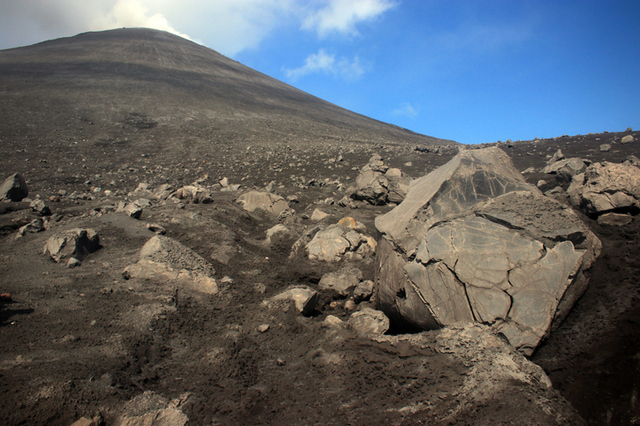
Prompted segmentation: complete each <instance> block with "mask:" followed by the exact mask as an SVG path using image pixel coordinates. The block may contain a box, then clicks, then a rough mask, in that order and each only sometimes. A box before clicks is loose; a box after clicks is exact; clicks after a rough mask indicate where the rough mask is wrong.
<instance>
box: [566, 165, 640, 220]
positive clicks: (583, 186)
mask: <svg viewBox="0 0 640 426" xmlns="http://www.w3.org/2000/svg"><path fill="white" fill-rule="evenodd" d="M567 192H568V193H569V197H570V200H571V204H573V205H574V206H576V207H581V208H584V209H585V211H586V212H587V214H589V215H592V216H599V215H601V214H603V213H608V212H617V213H620V212H630V213H632V214H637V213H638V212H640V169H639V168H638V167H635V166H633V165H630V164H626V163H624V164H618V163H609V162H604V163H594V164H591V165H590V166H589V167H588V168H587V170H586V171H585V173H584V174H580V175H577V176H575V177H574V179H573V181H572V182H571V185H570V186H569V189H568V190H567Z"/></svg>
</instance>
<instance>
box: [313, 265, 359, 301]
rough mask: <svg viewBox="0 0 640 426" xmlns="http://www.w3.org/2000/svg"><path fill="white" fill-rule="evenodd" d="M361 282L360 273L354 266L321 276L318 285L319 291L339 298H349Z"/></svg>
mask: <svg viewBox="0 0 640 426" xmlns="http://www.w3.org/2000/svg"><path fill="white" fill-rule="evenodd" d="M360 281H362V271H361V270H360V269H358V268H356V267H354V266H345V267H343V268H341V269H339V270H337V271H334V272H329V273H327V274H325V275H323V276H322V278H321V279H320V282H319V283H318V288H319V289H320V290H321V291H331V292H335V293H336V294H338V295H339V296H343V297H347V296H350V295H351V294H352V293H353V291H354V290H355V288H356V287H357V286H358V284H359V283H360Z"/></svg>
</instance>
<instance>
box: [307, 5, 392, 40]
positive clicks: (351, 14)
mask: <svg viewBox="0 0 640 426" xmlns="http://www.w3.org/2000/svg"><path fill="white" fill-rule="evenodd" d="M396 4H397V3H395V2H394V1H391V0H329V1H328V4H327V6H326V7H324V8H322V9H320V10H318V11H315V12H313V13H311V14H310V15H309V16H307V17H306V18H305V19H304V21H303V23H302V28H303V29H305V30H312V31H316V32H317V33H318V35H319V36H320V37H326V36H327V35H329V34H331V33H334V32H335V33H339V34H342V35H357V34H358V30H357V29H356V24H358V23H359V22H362V21H372V20H374V19H376V18H377V17H379V16H380V15H382V14H383V13H384V12H386V11H387V10H389V9H391V8H392V7H394V6H396Z"/></svg>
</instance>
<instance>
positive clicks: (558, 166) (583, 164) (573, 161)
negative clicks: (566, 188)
mask: <svg viewBox="0 0 640 426" xmlns="http://www.w3.org/2000/svg"><path fill="white" fill-rule="evenodd" d="M589 163H590V162H588V161H585V160H583V159H582V158H565V159H562V160H559V161H556V162H554V163H553V164H551V165H548V166H547V167H545V168H543V169H542V173H549V174H564V175H566V176H570V177H572V176H575V175H577V174H580V173H583V172H584V171H585V170H586V169H587V166H588V165H589Z"/></svg>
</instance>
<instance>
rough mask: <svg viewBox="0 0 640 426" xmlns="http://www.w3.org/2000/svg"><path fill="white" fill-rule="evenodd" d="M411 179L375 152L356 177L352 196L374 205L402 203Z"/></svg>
mask: <svg viewBox="0 0 640 426" xmlns="http://www.w3.org/2000/svg"><path fill="white" fill-rule="evenodd" d="M409 181H410V180H409V178H407V177H406V176H405V175H404V174H403V173H402V171H400V169H397V168H390V167H389V166H387V165H385V164H384V162H383V161H382V157H380V156H379V155H378V154H374V155H373V156H372V157H371V158H370V159H369V163H368V164H367V165H365V166H364V167H363V168H362V170H361V171H360V174H359V175H358V177H357V178H356V188H355V191H354V192H353V193H352V194H351V198H353V199H356V200H362V201H366V202H368V203H370V204H374V205H384V204H387V203H400V202H402V200H403V199H404V197H405V196H406V195H407V190H408V189H409Z"/></svg>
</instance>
